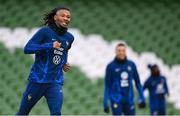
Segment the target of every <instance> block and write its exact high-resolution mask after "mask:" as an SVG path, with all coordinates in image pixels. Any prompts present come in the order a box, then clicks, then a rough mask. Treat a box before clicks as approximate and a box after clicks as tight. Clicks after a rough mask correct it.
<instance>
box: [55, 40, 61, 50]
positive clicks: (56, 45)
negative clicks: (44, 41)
mask: <svg viewBox="0 0 180 116" xmlns="http://www.w3.org/2000/svg"><path fill="white" fill-rule="evenodd" d="M60 47H61V43H59V42H58V41H55V42H53V48H55V49H58V48H60Z"/></svg>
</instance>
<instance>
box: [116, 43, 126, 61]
mask: <svg viewBox="0 0 180 116" xmlns="http://www.w3.org/2000/svg"><path fill="white" fill-rule="evenodd" d="M125 57H126V47H125V46H117V47H116V58H118V59H119V60H124V59H125Z"/></svg>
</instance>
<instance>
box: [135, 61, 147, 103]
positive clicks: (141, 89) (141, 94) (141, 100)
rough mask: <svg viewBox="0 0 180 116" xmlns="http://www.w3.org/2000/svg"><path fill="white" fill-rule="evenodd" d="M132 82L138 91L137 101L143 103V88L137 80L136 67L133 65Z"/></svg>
mask: <svg viewBox="0 0 180 116" xmlns="http://www.w3.org/2000/svg"><path fill="white" fill-rule="evenodd" d="M133 77H134V80H135V85H136V88H137V90H138V94H139V100H140V102H145V98H144V93H143V88H142V85H141V82H140V79H139V74H138V72H137V68H136V65H135V64H134V76H133Z"/></svg>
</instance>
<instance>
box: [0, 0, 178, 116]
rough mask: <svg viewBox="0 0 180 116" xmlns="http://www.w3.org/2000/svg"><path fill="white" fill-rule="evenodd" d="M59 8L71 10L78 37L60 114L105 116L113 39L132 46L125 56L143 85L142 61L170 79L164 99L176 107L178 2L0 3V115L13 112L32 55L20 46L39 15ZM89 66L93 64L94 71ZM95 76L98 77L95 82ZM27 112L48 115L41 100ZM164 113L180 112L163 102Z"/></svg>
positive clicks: (44, 0) (4, 0) (53, 0)
mask: <svg viewBox="0 0 180 116" xmlns="http://www.w3.org/2000/svg"><path fill="white" fill-rule="evenodd" d="M61 4H64V5H67V6H69V7H70V9H71V11H72V23H71V27H73V28H76V29H71V30H70V31H71V32H72V33H73V34H74V36H75V37H76V39H78V40H77V41H75V42H76V43H75V44H74V46H73V47H74V49H72V50H71V52H70V55H71V57H70V61H71V63H72V64H73V65H74V66H76V67H73V68H72V70H71V71H70V72H69V73H66V74H65V84H64V87H63V88H64V97H65V99H64V105H63V110H62V113H63V114H81V115H83V114H102V115H104V113H103V109H102V99H103V79H102V77H103V76H102V72H103V71H104V68H105V65H106V63H107V61H109V60H111V59H112V57H113V53H112V50H113V48H114V45H115V43H117V42H116V41H115V40H123V41H125V42H127V44H128V45H129V46H131V47H132V48H133V49H131V48H128V52H129V55H130V56H129V57H131V58H133V60H135V61H137V65H138V66H140V65H141V68H140V69H139V72H140V73H141V76H142V77H143V78H142V81H143V82H144V80H145V77H147V74H148V71H147V69H146V67H145V65H146V64H147V63H148V62H147V59H148V60H150V61H154V60H155V61H156V63H158V64H159V65H160V66H161V67H162V70H163V71H165V72H163V73H165V75H168V76H170V77H171V78H168V83H169V85H170V88H171V89H170V90H171V93H172V95H173V96H171V97H170V99H169V100H170V101H171V102H173V103H174V102H176V101H177V103H179V104H176V107H177V108H180V100H179V98H178V95H179V94H178V92H179V90H180V87H179V83H178V82H180V79H177V78H176V77H179V76H178V75H180V74H179V72H180V70H179V69H180V68H179V65H178V66H176V64H179V63H180V55H179V54H178V53H179V49H180V39H179V38H178V37H179V33H180V29H179V27H180V23H179V19H180V12H179V11H180V10H179V8H180V3H179V1H177V0H171V1H163V0H146V1H144V0H126V1H124V0H113V1H106V2H104V0H98V1H97V0H91V1H87V0H78V1H73V0H69V1H62V0H51V1H50V0H39V2H37V1H36V0H29V1H23V0H9V1H8V0H0V11H1V13H0V19H1V22H0V43H1V44H0V79H1V81H0V86H1V87H0V103H1V105H0V114H15V113H16V112H17V110H18V106H19V103H20V99H21V96H22V94H23V91H24V89H25V86H26V83H27V77H28V73H29V70H30V66H31V64H32V63H33V58H32V56H30V55H24V54H23V50H22V47H23V46H24V44H25V43H26V42H27V41H28V39H29V37H30V36H31V35H32V34H33V33H34V32H35V31H36V30H37V27H40V26H42V20H41V17H42V16H43V14H44V12H46V11H47V10H49V9H51V8H53V7H54V6H57V5H61ZM10 28H11V29H10ZM79 30H80V31H79ZM89 34H91V35H89ZM97 34H98V35H97ZM99 35H102V36H99ZM104 39H106V40H107V41H104ZM111 42H112V43H111ZM12 43H13V44H12ZM88 45H90V46H91V45H93V47H90V46H89V47H87V46H88ZM9 48H10V49H9ZM80 50H81V52H78V51H80ZM87 51H89V53H87ZM94 51H97V52H98V53H99V54H96V58H97V59H101V60H96V59H94V57H92V56H93V54H94ZM134 51H137V52H138V53H135V52H134ZM144 51H149V52H154V53H156V55H157V56H156V55H154V54H152V53H149V52H146V53H145V54H141V53H142V52H144ZM75 53H78V54H75ZM84 56H86V57H87V58H84ZM102 56H103V57H102ZM159 57H160V58H162V59H159ZM72 58H73V59H72ZM79 58H80V59H79ZM87 62H88V64H86V63H87ZM91 62H93V63H94V64H96V65H95V66H94V67H93V66H92V65H91ZM142 64H144V65H142ZM167 64H168V65H167ZM170 66H173V67H170ZM102 67H103V68H102ZM94 68H95V69H98V70H93V69H94ZM84 72H86V73H84ZM169 72H170V73H169ZM167 73H169V74H167ZM96 77H101V78H100V79H98V80H96ZM137 113H138V114H148V110H147V109H145V110H137ZM31 114H42V115H43V114H49V110H48V106H47V104H46V100H45V99H44V98H43V99H42V100H41V101H40V102H38V103H37V105H36V106H35V107H34V109H33V110H32V112H31ZM168 114H180V111H179V110H176V109H175V108H174V105H173V104H168Z"/></svg>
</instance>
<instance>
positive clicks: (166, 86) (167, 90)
mask: <svg viewBox="0 0 180 116" xmlns="http://www.w3.org/2000/svg"><path fill="white" fill-rule="evenodd" d="M164 80H165V83H164V86H165V91H166V94H167V95H168V96H169V89H168V85H167V81H166V78H164Z"/></svg>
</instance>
